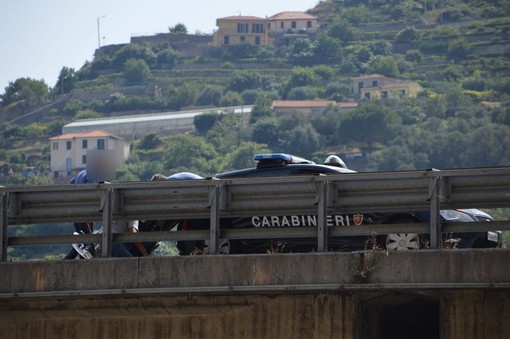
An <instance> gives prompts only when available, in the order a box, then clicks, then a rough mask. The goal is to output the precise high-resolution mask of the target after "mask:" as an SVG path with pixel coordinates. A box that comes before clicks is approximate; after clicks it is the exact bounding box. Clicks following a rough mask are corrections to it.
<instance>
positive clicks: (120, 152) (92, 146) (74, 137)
mask: <svg viewBox="0 0 510 339" xmlns="http://www.w3.org/2000/svg"><path fill="white" fill-rule="evenodd" d="M101 151H104V152H105V154H106V153H108V158H109V161H110V162H111V165H112V166H113V167H115V168H116V167H118V166H120V165H122V164H123V163H124V162H125V161H126V160H127V159H128V157H129V144H128V143H126V142H124V139H122V138H120V137H118V136H115V135H113V134H110V133H107V132H105V131H101V130H95V131H91V132H84V133H68V134H63V135H59V136H56V137H52V138H50V157H51V160H50V168H51V171H52V172H53V177H54V178H56V179H58V178H69V177H72V176H74V175H75V174H76V173H78V172H79V171H81V170H83V169H85V168H86V167H87V160H88V159H87V157H90V156H91V154H92V153H94V154H97V152H101ZM57 181H58V180H57Z"/></svg>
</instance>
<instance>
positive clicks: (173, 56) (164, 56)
mask: <svg viewBox="0 0 510 339" xmlns="http://www.w3.org/2000/svg"><path fill="white" fill-rule="evenodd" d="M181 58H182V55H181V54H180V53H179V52H177V51H175V50H173V49H171V48H167V49H163V50H161V51H159V52H158V54H157V56H156V60H157V64H158V68H162V67H164V68H167V69H172V68H174V67H175V65H176V64H177V63H178V62H179V61H180V60H181Z"/></svg>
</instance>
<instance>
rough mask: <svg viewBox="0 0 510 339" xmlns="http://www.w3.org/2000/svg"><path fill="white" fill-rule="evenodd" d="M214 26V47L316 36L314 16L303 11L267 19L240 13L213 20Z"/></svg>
mask: <svg viewBox="0 0 510 339" xmlns="http://www.w3.org/2000/svg"><path fill="white" fill-rule="evenodd" d="M216 26H218V29H217V30H216V32H214V35H213V46H215V47H221V46H232V45H238V44H241V43H247V44H250V45H255V46H259V45H272V44H275V43H276V44H280V43H288V42H289V41H290V40H293V39H297V38H315V36H316V34H317V17H315V16H313V15H310V14H307V13H304V12H281V13H278V14H275V15H273V16H271V17H269V18H260V17H256V16H241V15H239V16H228V17H224V18H219V19H216Z"/></svg>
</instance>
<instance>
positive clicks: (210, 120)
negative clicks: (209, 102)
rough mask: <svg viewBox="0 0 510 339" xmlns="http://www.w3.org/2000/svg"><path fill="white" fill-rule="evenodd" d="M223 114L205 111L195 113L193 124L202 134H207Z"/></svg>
mask: <svg viewBox="0 0 510 339" xmlns="http://www.w3.org/2000/svg"><path fill="white" fill-rule="evenodd" d="M222 116H223V115H221V114H219V113H203V114H200V115H195V118H194V119H193V125H194V126H195V130H196V131H197V133H198V134H200V135H205V134H206V133H207V132H208V131H209V130H210V129H211V128H212V127H213V126H214V124H215V123H216V122H217V121H219V120H220V119H221V117H222Z"/></svg>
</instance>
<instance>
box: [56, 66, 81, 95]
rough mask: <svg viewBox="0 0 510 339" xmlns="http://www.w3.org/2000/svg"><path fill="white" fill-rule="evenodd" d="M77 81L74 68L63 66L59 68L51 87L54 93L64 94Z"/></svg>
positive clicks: (72, 87)
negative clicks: (54, 82)
mask: <svg viewBox="0 0 510 339" xmlns="http://www.w3.org/2000/svg"><path fill="white" fill-rule="evenodd" d="M77 81H78V79H77V76H76V72H75V71H74V68H69V67H63V68H62V69H61V70H60V74H59V76H58V80H57V83H56V84H55V87H54V88H53V90H54V92H55V94H65V93H69V92H71V91H72V90H73V89H74V87H75V86H76V82H77Z"/></svg>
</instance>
